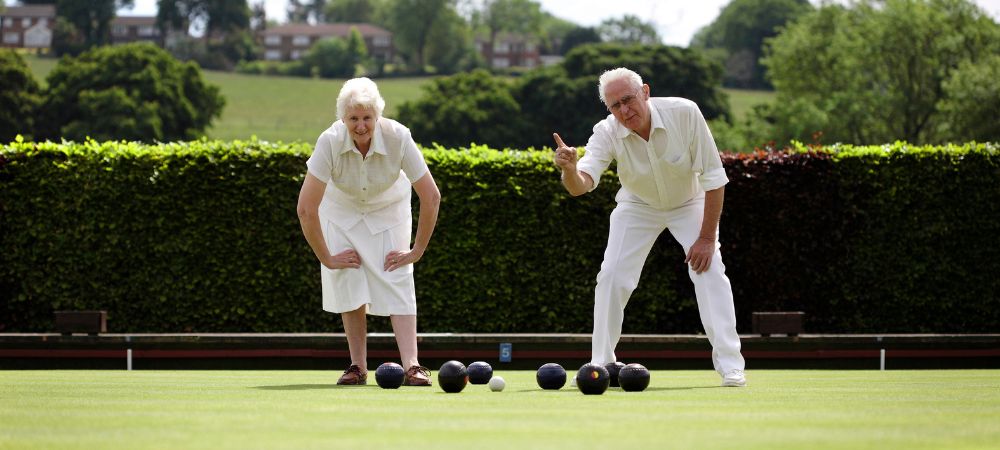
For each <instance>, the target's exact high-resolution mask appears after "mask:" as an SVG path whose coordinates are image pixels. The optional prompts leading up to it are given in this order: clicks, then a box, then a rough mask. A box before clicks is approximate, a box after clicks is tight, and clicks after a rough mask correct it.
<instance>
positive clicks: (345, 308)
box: [297, 78, 441, 386]
mask: <svg viewBox="0 0 1000 450" xmlns="http://www.w3.org/2000/svg"><path fill="white" fill-rule="evenodd" d="M384 108H385V100H383V99H382V96H381V95H380V94H379V92H378V87H377V86H376V85H375V82H373V81H372V80H370V79H368V78H355V79H352V80H348V81H347V82H345V83H344V86H343V87H342V88H341V90H340V94H339V95H338V96H337V117H338V120H337V121H336V122H334V123H333V125H331V126H330V128H327V129H326V131H323V133H322V134H320V136H319V139H318V140H317V141H316V147H315V149H314V150H313V154H312V156H311V157H310V158H309V160H308V162H307V166H308V171H307V173H306V179H305V181H304V182H303V183H302V190H301V192H299V200H298V208H297V209H298V216H299V223H300V224H301V226H302V233H303V234H304V235H305V237H306V241H308V242H309V246H310V247H312V250H313V252H314V253H315V254H316V257H317V258H318V259H319V261H320V263H322V264H321V267H320V271H321V277H322V285H323V309H324V310H326V311H329V312H333V313H339V314H340V315H341V318H342V319H343V322H344V332H345V334H346V335H347V345H348V347H349V349H350V354H351V365H350V367H348V368H347V370H345V371H344V374H343V375H342V376H341V377H340V379H339V380H338V381H337V384H344V385H363V384H366V382H367V378H368V365H367V362H366V359H367V339H366V338H367V333H368V328H367V320H366V319H367V314H372V315H378V316H389V318H390V321H391V323H392V329H393V332H394V333H395V335H396V343H397V345H398V346H399V355H400V359H401V360H402V364H403V367H405V368H407V370H406V376H405V378H404V385H407V386H430V385H431V381H430V372H429V371H428V370H427V368H425V367H423V366H421V365H420V363H419V362H418V360H417V301H416V294H415V292H414V287H413V264H414V263H416V262H417V261H419V260H420V258H421V257H422V256H423V254H424V251H425V250H426V249H427V244H428V242H429V241H430V238H431V234H432V233H433V231H434V225H435V223H436V222H437V214H438V207H439V205H440V202H441V194H440V192H439V191H438V188H437V185H436V184H435V183H434V178H433V177H431V173H430V171H429V170H428V168H427V164H426V163H425V162H424V158H423V155H422V154H421V153H420V150H419V149H418V148H417V145H416V143H415V142H414V141H413V138H412V137H411V136H410V130H409V129H407V128H406V127H405V126H403V125H401V124H400V123H399V122H396V121H394V120H392V119H388V118H385V117H382V110H383V109H384ZM411 186H412V189H413V190H415V191H416V192H417V197H419V199H420V215H419V219H418V221H417V233H416V237H415V238H414V240H413V247H412V248H411V247H410V236H411V230H412V223H413V219H412V215H411V214H412V213H411V211H410V189H411Z"/></svg>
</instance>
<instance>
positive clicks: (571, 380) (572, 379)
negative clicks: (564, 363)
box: [569, 375, 576, 387]
mask: <svg viewBox="0 0 1000 450" xmlns="http://www.w3.org/2000/svg"><path fill="white" fill-rule="evenodd" d="M569 387H576V375H573V377H571V378H570V379H569Z"/></svg>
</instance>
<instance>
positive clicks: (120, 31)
mask: <svg viewBox="0 0 1000 450" xmlns="http://www.w3.org/2000/svg"><path fill="white" fill-rule="evenodd" d="M0 18H2V19H0V36H2V46H3V47H6V48H27V49H37V50H45V49H48V48H49V47H51V46H52V29H53V28H54V27H55V23H56V7H55V6H54V5H27V6H8V7H7V9H5V10H4V11H2V12H0ZM138 41H150V42H153V43H155V44H157V45H159V46H161V47H162V46H163V39H161V38H160V29H159V28H157V27H156V16H132V17H130V16H122V17H115V18H114V19H112V20H111V43H112V44H127V43H129V42H138Z"/></svg>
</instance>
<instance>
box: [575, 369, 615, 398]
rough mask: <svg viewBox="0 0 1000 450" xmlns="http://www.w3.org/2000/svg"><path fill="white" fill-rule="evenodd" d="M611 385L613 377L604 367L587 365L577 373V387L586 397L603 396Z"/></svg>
mask: <svg viewBox="0 0 1000 450" xmlns="http://www.w3.org/2000/svg"><path fill="white" fill-rule="evenodd" d="M609 384H611V376H610V375H608V369H605V368H604V366H601V365H597V364H590V363H587V364H584V365H583V367H580V371H578V372H577V373H576V387H577V389H580V392H583V393H584V394H586V395H601V394H603V393H604V391H606V390H608V385H609Z"/></svg>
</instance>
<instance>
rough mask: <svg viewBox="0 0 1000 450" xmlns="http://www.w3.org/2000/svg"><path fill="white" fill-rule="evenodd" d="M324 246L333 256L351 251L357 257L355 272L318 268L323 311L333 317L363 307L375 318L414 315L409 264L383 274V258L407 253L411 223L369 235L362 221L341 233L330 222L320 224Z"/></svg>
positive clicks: (413, 296) (408, 221)
mask: <svg viewBox="0 0 1000 450" xmlns="http://www.w3.org/2000/svg"><path fill="white" fill-rule="evenodd" d="M323 223H324V226H323V235H324V237H325V238H326V245H327V246H328V247H329V248H330V252H331V253H333V254H335V255H336V254H337V253H340V252H342V251H344V250H347V249H349V248H353V249H354V251H356V252H358V256H360V257H361V267H360V268H357V269H336V270H332V269H329V268H327V267H326V266H324V265H322V264H320V271H321V273H322V274H321V276H322V280H323V310H325V311H329V312H333V313H344V312H349V311H354V310H356V309H358V308H360V307H362V306H367V312H368V314H371V315H376V316H396V315H416V314H417V295H416V291H415V289H414V287H413V264H408V265H406V266H403V267H400V268H398V269H396V270H394V271H392V272H387V271H386V270H385V269H384V267H385V257H386V255H388V254H389V252H390V251H392V250H398V251H406V250H409V249H410V230H411V229H412V227H413V225H412V221H411V220H405V221H403V223H401V224H400V225H397V226H395V227H393V228H390V229H388V230H386V231H383V232H381V233H376V234H372V233H371V231H369V229H368V227H367V226H366V225H365V223H364V221H363V220H361V221H358V223H356V224H355V225H354V226H353V227H352V228H351V229H349V230H344V229H343V228H341V227H339V226H337V225H336V224H334V223H333V222H332V221H329V220H324V221H323Z"/></svg>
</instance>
